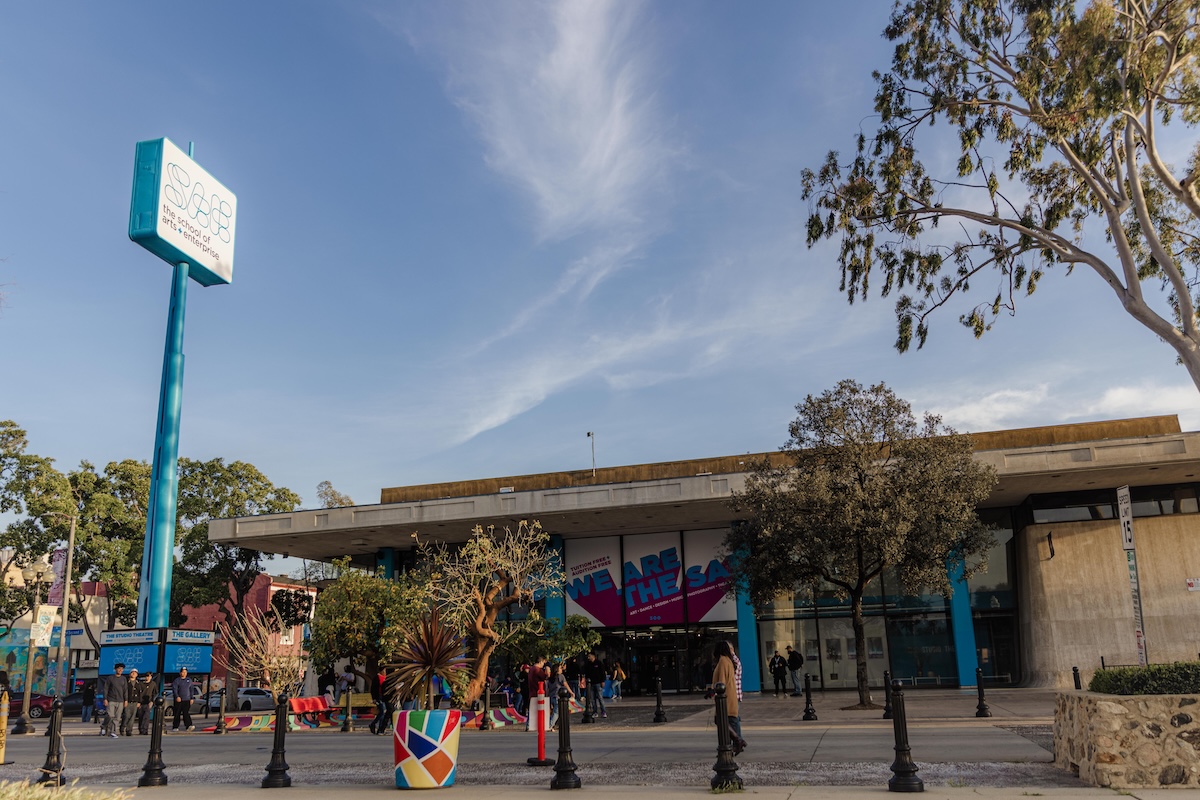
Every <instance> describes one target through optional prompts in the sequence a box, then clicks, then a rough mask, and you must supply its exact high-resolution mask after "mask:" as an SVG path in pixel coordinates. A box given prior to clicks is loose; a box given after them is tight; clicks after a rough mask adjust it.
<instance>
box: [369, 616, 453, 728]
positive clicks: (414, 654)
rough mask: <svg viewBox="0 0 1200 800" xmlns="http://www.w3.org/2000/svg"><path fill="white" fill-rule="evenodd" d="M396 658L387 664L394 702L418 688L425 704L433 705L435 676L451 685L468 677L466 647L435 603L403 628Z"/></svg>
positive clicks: (412, 695)
mask: <svg viewBox="0 0 1200 800" xmlns="http://www.w3.org/2000/svg"><path fill="white" fill-rule="evenodd" d="M395 659H396V660H395V661H394V662H393V663H391V664H388V665H387V670H388V678H387V680H388V683H389V684H390V691H391V692H392V696H393V699H394V700H396V701H397V702H398V701H400V700H402V699H405V698H409V697H414V696H416V694H417V692H418V691H421V692H423V693H424V695H425V699H426V706H425V707H426V708H433V679H434V678H435V677H438V678H441V679H442V681H443V682H444V683H446V684H447V685H449V686H452V687H458V686H460V685H461V684H462V683H463V682H464V681H465V680H466V677H467V672H466V670H467V651H466V647H465V646H464V644H463V641H462V639H461V638H460V637H459V636H457V635H456V634H455V632H454V631H453V630H452V629H451V628H449V627H448V626H446V625H444V624H443V623H442V619H441V614H440V613H439V611H438V609H437V608H436V607H435V608H434V609H433V610H432V611H431V612H429V613H428V614H426V615H425V616H423V617H421V619H419V620H418V621H417V622H416V624H414V625H412V626H410V627H408V628H407V629H406V630H405V631H404V638H403V643H402V644H401V645H400V647H399V648H398V649H397V650H396V653H395Z"/></svg>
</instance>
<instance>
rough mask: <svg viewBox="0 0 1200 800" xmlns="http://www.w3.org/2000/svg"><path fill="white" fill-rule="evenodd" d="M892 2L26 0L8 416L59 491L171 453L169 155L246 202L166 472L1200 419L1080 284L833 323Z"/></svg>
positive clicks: (563, 461) (1178, 382)
mask: <svg viewBox="0 0 1200 800" xmlns="http://www.w3.org/2000/svg"><path fill="white" fill-rule="evenodd" d="M889 8H890V0H859V2H855V3H840V4H816V3H796V2H755V3H738V4H734V3H726V2H689V3H648V4H645V3H635V2H614V3H592V2H570V3H564V4H554V3H534V2H527V3H512V2H500V3H485V2H473V3H451V2H437V3H433V2H429V3H421V4H418V3H390V2H389V3H384V2H377V3H373V2H354V3H350V2H346V3H336V2H303V1H299V2H291V3H288V4H286V5H284V4H276V3H271V4H268V3H231V2H222V1H218V2H212V3H207V4H203V5H195V4H179V3H157V2H155V3H152V2H123V3H94V2H65V3H57V4H54V5H53V7H51V6H45V5H43V4H36V3H9V4H5V6H4V7H3V9H2V10H0V26H2V27H3V30H4V31H5V33H6V37H5V40H6V41H5V46H4V48H3V49H0V96H3V98H4V102H3V103H2V104H0V120H2V125H0V130H2V131H3V133H2V134H0V135H2V137H3V138H2V141H3V143H4V148H3V156H2V157H0V258H3V259H4V260H3V261H2V262H0V284H3V285H4V286H3V291H4V293H5V295H6V297H5V302H4V306H3V308H0V345H2V347H3V353H4V370H3V373H2V375H0V418H12V419H14V420H16V421H17V422H18V423H19V424H20V425H22V426H23V427H25V428H26V429H27V430H28V431H29V434H30V440H31V450H32V451H34V452H37V453H41V454H44V455H48V456H52V457H54V458H56V459H58V461H59V465H60V466H61V467H63V468H69V467H71V466H73V465H74V464H76V463H78V461H79V460H80V459H88V460H91V461H93V462H95V463H97V464H99V465H103V464H104V463H106V462H108V461H111V460H117V459H121V458H139V459H147V460H148V459H149V458H150V455H151V449H152V445H153V439H154V419H155V410H156V406H157V400H158V389H159V375H160V371H161V365H162V350H163V336H164V331H165V323H166V309H167V300H168V297H169V293H170V268H169V267H168V266H167V265H166V264H164V263H162V262H161V261H159V260H158V259H156V258H155V257H154V256H152V255H151V254H149V253H148V252H146V251H144V250H143V249H142V248H140V247H138V246H137V245H135V244H133V243H132V242H130V241H129V239H128V238H127V228H128V213H129V211H128V209H129V192H130V184H131V180H132V162H133V151H134V144H135V143H136V142H137V141H139V140H145V139H154V138H158V137H161V136H167V137H169V138H171V139H172V140H173V141H175V142H176V143H177V144H179V145H180V146H182V147H184V148H186V147H187V143H188V142H189V141H194V142H195V143H196V153H195V158H196V161H197V162H199V163H200V164H201V165H202V166H203V167H204V168H205V169H206V170H207V171H208V172H210V173H211V174H212V175H214V176H215V177H217V178H218V179H219V180H220V181H222V182H223V183H224V184H225V185H226V186H227V187H229V188H230V189H231V190H233V191H234V192H235V193H236V194H237V196H238V237H237V251H236V260H235V274H234V282H233V284H232V285H230V286H224V287H212V288H202V287H200V286H199V285H198V284H193V285H192V287H191V289H190V291H189V299H188V309H187V312H188V313H187V336H186V344H185V351H186V354H187V366H186V377H185V389H184V400H183V429H182V438H181V444H180V453H181V454H182V455H185V456H189V457H192V458H212V457H216V456H221V457H225V458H226V459H230V460H232V459H242V460H246V461H250V462H252V463H254V464H255V465H257V466H258V467H260V468H261V469H262V470H263V471H264V472H265V473H266V474H267V475H268V476H269V477H270V478H271V479H272V480H273V481H275V482H276V483H279V484H283V485H286V486H288V487H290V488H292V489H293V490H295V491H297V492H299V493H300V494H301V495H302V496H303V497H304V500H305V502H306V504H308V505H314V504H315V502H316V494H315V487H316V484H317V483H318V482H320V481H322V480H330V481H332V482H333V484H334V485H335V486H336V487H337V488H339V489H340V490H341V491H343V492H346V493H348V494H350V495H351V496H352V497H353V498H354V499H355V500H356V501H357V502H359V503H373V502H378V497H379V490H380V488H381V487H385V486H401V485H408V484H416V483H427V482H437V481H447V480H463V479H469V478H480V477H489V476H500V475H513V474H524V473H530V472H542V471H558V470H571V469H586V468H589V467H590V466H591V450H590V443H589V441H588V439H587V436H586V433H587V432H588V431H594V432H595V434H596V438H595V445H596V460H597V463H598V464H599V465H600V466H612V465H619V464H634V463H643V462H651V461H667V460H674V459H684V458H698V457H704V456H714V455H729V454H735V453H743V452H758V451H764V450H771V449H774V448H776V447H778V446H779V445H780V444H782V442H783V440H784V439H785V438H786V424H787V422H788V420H790V419H791V418H792V416H793V415H794V406H795V404H796V403H797V402H799V401H800V400H802V399H803V397H804V396H805V394H807V393H810V392H811V393H819V392H821V391H823V390H825V389H827V388H829V387H831V386H832V385H833V384H834V383H836V382H837V381H838V380H840V379H842V378H846V377H850V378H854V379H857V380H859V381H862V382H864V383H873V382H876V381H880V380H882V381H885V382H887V383H888V384H889V385H890V386H891V387H892V388H894V389H895V390H896V391H897V392H898V393H899V394H900V395H901V396H903V397H905V398H907V399H908V400H910V401H911V402H912V403H913V405H914V407H915V408H916V409H918V410H922V411H923V410H931V411H935V412H938V413H941V414H943V415H944V416H945V418H946V421H947V422H948V423H950V424H953V425H954V426H956V427H958V428H959V429H961V430H993V429H997V428H1005V427H1019V426H1035V425H1050V424H1056V423H1063V422H1077V421H1085V420H1094V419H1104V418H1113V417H1122V416H1136V415H1141V414H1159V413H1178V414H1179V415H1180V418H1181V421H1182V422H1183V425H1184V427H1185V429H1192V430H1194V429H1196V428H1200V394H1198V393H1197V392H1196V389H1195V388H1194V387H1193V385H1192V383H1191V381H1190V380H1189V379H1188V377H1187V374H1186V373H1185V372H1184V370H1183V369H1182V368H1180V367H1178V366H1176V365H1175V363H1174V360H1175V359H1174V355H1173V352H1172V351H1171V350H1170V349H1169V348H1168V347H1167V346H1166V345H1165V344H1163V343H1161V342H1159V341H1157V340H1156V339H1155V338H1154V337H1153V336H1152V335H1151V334H1149V333H1148V332H1146V331H1145V330H1144V329H1142V328H1141V327H1139V326H1138V325H1137V324H1136V323H1134V322H1133V321H1132V320H1130V319H1128V318H1127V317H1125V316H1124V314H1123V312H1122V311H1121V309H1120V307H1119V305H1118V304H1117V301H1116V299H1115V298H1114V296H1113V295H1112V294H1111V292H1109V291H1108V290H1107V289H1106V288H1105V287H1104V286H1103V285H1102V283H1101V282H1100V281H1099V280H1098V279H1097V278H1096V276H1095V275H1094V274H1092V273H1090V272H1087V271H1086V270H1084V269H1082V268H1081V269H1079V270H1077V271H1076V272H1075V273H1074V274H1072V275H1069V276H1067V275H1064V274H1062V273H1061V272H1056V273H1052V274H1050V275H1048V276H1047V278H1046V279H1045V280H1044V281H1043V283H1042V285H1041V287H1040V288H1039V290H1038V293H1037V295H1036V296H1035V297H1034V298H1033V299H1032V300H1031V301H1030V302H1027V303H1023V304H1022V305H1021V307H1020V309H1019V312H1018V316H1017V317H1016V318H1015V319H1004V320H1002V321H1001V322H1000V323H999V324H998V325H997V326H996V329H995V330H993V331H992V332H991V333H989V334H988V335H987V336H985V337H984V338H983V339H982V340H981V341H975V340H974V339H973V338H972V336H971V335H970V334H969V333H968V332H967V331H966V330H965V329H962V328H961V327H960V326H959V325H958V323H957V316H958V314H959V313H961V312H962V311H964V310H965V306H959V307H956V308H953V309H950V313H948V314H943V315H941V316H939V317H938V318H937V319H936V320H935V322H934V327H933V332H932V335H931V339H930V342H929V344H928V345H927V346H926V347H925V349H924V350H922V351H919V352H916V351H914V352H912V353H909V354H906V355H899V354H897V353H896V352H895V351H894V350H893V349H892V347H891V344H892V342H893V340H894V337H895V331H894V318H893V315H892V304H893V301H892V300H891V299H884V300H880V299H879V298H877V297H876V298H872V299H871V300H870V301H868V302H866V303H860V304H856V305H855V306H853V307H851V306H849V305H847V303H846V301H845V299H844V298H843V297H842V296H841V295H840V294H839V292H838V279H839V274H838V270H837V267H836V264H835V261H834V254H835V251H834V249H833V247H830V246H820V247H817V248H814V249H812V250H809V249H807V248H806V247H805V245H804V239H803V236H804V221H805V217H806V214H807V211H808V205H807V203H806V202H805V201H803V200H802V199H801V197H800V185H799V174H800V170H801V169H803V168H804V167H808V166H817V165H818V164H819V163H820V162H821V160H822V159H823V157H824V154H825V152H826V151H827V150H829V149H830V148H837V149H842V150H848V149H849V147H850V143H851V137H852V136H853V135H854V134H855V133H856V132H857V131H858V130H859V127H860V125H863V124H869V122H870V120H869V114H870V111H871V107H872V90H873V85H872V82H871V78H870V73H871V70H872V69H877V68H884V67H886V65H887V60H888V56H889V48H888V46H887V44H886V42H884V41H883V40H882V39H881V38H880V35H879V33H880V31H881V30H882V28H883V26H884V25H885V23H886V19H887V13H888V10H889ZM924 155H926V157H927V158H930V159H931V160H932V159H937V158H938V157H939V154H936V153H926V154H924ZM941 157H943V158H951V159H952V158H955V157H956V156H955V154H954V153H953V152H951V151H947V152H946V153H945V154H942V156H941ZM981 288H982V291H981V292H980V294H979V296H978V297H977V298H975V301H976V302H978V301H981V300H982V299H986V296H988V295H991V294H994V291H995V287H994V285H993V284H991V283H987V285H986V286H985V287H981Z"/></svg>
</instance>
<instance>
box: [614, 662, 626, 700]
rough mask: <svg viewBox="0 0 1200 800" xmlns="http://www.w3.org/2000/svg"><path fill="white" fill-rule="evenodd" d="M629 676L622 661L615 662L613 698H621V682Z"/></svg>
mask: <svg viewBox="0 0 1200 800" xmlns="http://www.w3.org/2000/svg"><path fill="white" fill-rule="evenodd" d="M627 677H629V676H628V675H626V674H625V670H624V668H622V667H621V662H620V661H616V662H613V671H612V699H613V700H620V699H621V683H622V682H623V681H624V680H625V679H626V678H627Z"/></svg>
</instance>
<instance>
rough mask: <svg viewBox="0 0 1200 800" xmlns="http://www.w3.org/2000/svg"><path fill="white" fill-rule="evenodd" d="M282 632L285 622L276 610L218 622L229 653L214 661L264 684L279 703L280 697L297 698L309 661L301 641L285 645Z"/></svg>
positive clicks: (215, 655)
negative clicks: (284, 695)
mask: <svg viewBox="0 0 1200 800" xmlns="http://www.w3.org/2000/svg"><path fill="white" fill-rule="evenodd" d="M281 630H284V626H283V620H282V619H281V618H280V616H279V612H278V611H277V610H276V609H275V608H274V607H272V608H270V609H268V610H267V611H260V610H259V609H257V608H251V609H249V610H247V611H246V612H245V613H244V614H243V615H242V616H241V617H240V618H239V619H236V620H234V621H232V622H218V623H217V635H218V636H220V638H221V641H222V642H223V643H224V645H225V652H224V654H223V655H219V654H214V656H213V659H214V660H215V661H217V663H219V664H220V665H221V666H223V667H225V668H226V669H227V670H229V671H231V672H236V673H238V674H239V675H241V676H242V677H244V678H245V679H246V680H250V681H257V682H259V683H261V684H262V685H263V687H264V688H268V689H270V690H271V694H272V695H274V697H275V699H276V701H278V700H279V695H280V693H286V694H287V695H288V696H289V697H294V696H295V695H296V694H297V693H298V692H299V691H300V685H301V684H302V683H303V682H304V672H305V670H306V668H307V664H308V658H307V657H306V656H305V654H304V649H303V646H302V645H301V643H300V642H299V641H296V642H294V643H292V644H285V643H284V642H283V640H282V636H281V635H280V631H281Z"/></svg>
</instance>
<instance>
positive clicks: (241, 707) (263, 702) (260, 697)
mask: <svg viewBox="0 0 1200 800" xmlns="http://www.w3.org/2000/svg"><path fill="white" fill-rule="evenodd" d="M220 703H221V698H220V696H219V695H218V694H217V693H216V692H213V696H212V697H210V698H209V699H208V708H209V710H211V711H218V710H219V709H220ZM274 708H275V701H274V700H273V699H272V698H271V693H270V692H269V691H267V690H266V689H260V688H258V687H257V686H243V687H241V688H240V689H238V690H237V697H236V698H235V697H233V696H231V695H230V694H229V693H226V696H225V710H226V711H271V710H273V709H274Z"/></svg>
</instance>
